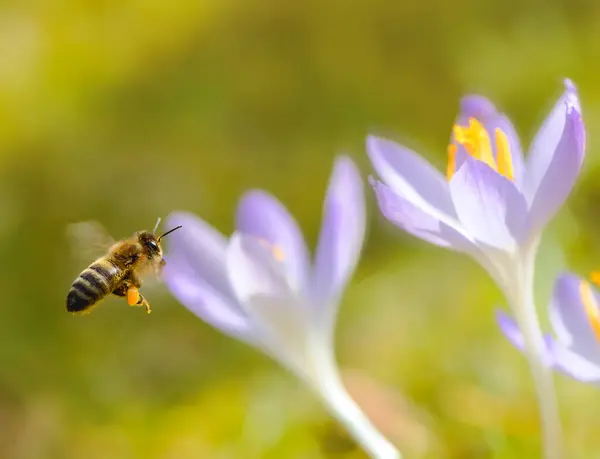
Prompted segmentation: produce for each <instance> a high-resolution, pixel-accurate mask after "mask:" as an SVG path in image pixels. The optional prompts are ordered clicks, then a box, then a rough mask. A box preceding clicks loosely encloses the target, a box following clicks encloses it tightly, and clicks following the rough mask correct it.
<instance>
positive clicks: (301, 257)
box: [236, 190, 309, 291]
mask: <svg viewBox="0 0 600 459" xmlns="http://www.w3.org/2000/svg"><path fill="white" fill-rule="evenodd" d="M236 226H237V230H238V231H239V232H241V233H245V234H249V235H252V236H255V237H257V238H259V239H260V240H261V241H263V243H264V244H268V245H270V246H271V247H272V249H273V251H274V253H275V254H276V256H277V257H279V258H280V261H281V266H282V267H283V268H284V269H285V271H286V273H287V275H288V278H289V281H290V284H291V285H292V286H293V287H294V289H295V290H297V291H300V290H302V289H303V288H304V287H305V285H306V282H307V276H308V271H309V256H308V250H307V248H306V244H305V242H304V239H303V237H302V233H301V231H300V228H299V227H298V224H297V223H296V221H295V220H294V218H293V217H292V216H291V215H290V213H289V212H288V211H287V209H286V208H285V207H284V206H283V205H282V204H281V203H280V202H279V201H278V200H277V199H276V198H275V197H273V196H271V195H270V194H268V193H266V192H264V191H260V190H252V191H249V192H247V193H245V194H244V196H243V197H242V199H241V200H240V204H239V206H238V210H237V214H236Z"/></svg>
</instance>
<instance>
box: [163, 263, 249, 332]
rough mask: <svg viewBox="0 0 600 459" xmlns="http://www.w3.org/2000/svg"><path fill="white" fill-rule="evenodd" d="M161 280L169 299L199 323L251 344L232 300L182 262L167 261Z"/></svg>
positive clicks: (244, 320) (242, 316)
mask: <svg viewBox="0 0 600 459" xmlns="http://www.w3.org/2000/svg"><path fill="white" fill-rule="evenodd" d="M168 260H169V261H168V263H167V264H166V266H165V268H164V270H163V279H164V282H165V285H166V286H167V288H168V289H169V290H170V291H171V293H172V294H173V296H175V298H177V300H178V301H179V302H180V303H181V304H183V305H184V306H185V307H186V308H187V309H189V310H190V311H191V312H193V313H194V314H196V315H197V316H198V317H200V318H201V319H202V320H204V321H205V322H207V323H208V324H210V325H212V326H213V327H215V328H218V329H220V330H221V331H222V332H224V333H225V334H227V335H230V336H232V337H234V338H237V339H240V340H242V341H245V342H246V343H249V344H253V343H255V340H254V336H253V328H252V326H251V324H250V321H249V319H248V316H247V315H246V314H245V313H244V312H243V311H242V310H241V309H240V307H239V305H238V304H237V302H236V300H235V299H234V298H231V297H226V296H224V295H223V294H222V293H220V292H219V291H218V290H217V289H215V288H214V287H213V286H211V285H210V284H208V283H207V282H206V281H205V280H204V279H203V278H202V277H201V276H199V275H198V273H197V272H195V271H194V269H193V268H191V267H190V266H189V265H187V263H186V262H185V261H184V260H178V259H177V257H169V259H168Z"/></svg>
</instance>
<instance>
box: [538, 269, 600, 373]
mask: <svg viewBox="0 0 600 459" xmlns="http://www.w3.org/2000/svg"><path fill="white" fill-rule="evenodd" d="M586 292H587V293H589V295H590V297H589V301H590V304H589V305H588V306H589V307H591V308H594V307H595V308H596V309H598V307H599V306H600V296H599V295H598V292H597V291H596V289H595V288H594V287H592V286H591V284H590V283H589V282H588V281H586V280H584V279H581V278H579V277H577V276H575V275H572V274H563V275H560V276H558V278H557V280H556V282H555V284H554V292H553V295H552V301H551V303H550V320H551V324H552V327H553V328H554V331H555V333H556V335H557V336H558V338H559V339H560V341H561V343H562V344H563V345H565V346H566V347H568V348H570V349H571V350H572V351H573V352H575V353H577V354H579V355H581V356H582V357H584V358H586V359H587V360H590V361H593V362H595V363H596V364H600V342H599V341H598V337H597V336H596V334H595V332H594V329H593V328H592V325H591V324H590V319H589V318H588V315H587V313H586V307H585V305H584V298H583V296H582V294H585V293H586ZM598 312H599V313H600V311H598Z"/></svg>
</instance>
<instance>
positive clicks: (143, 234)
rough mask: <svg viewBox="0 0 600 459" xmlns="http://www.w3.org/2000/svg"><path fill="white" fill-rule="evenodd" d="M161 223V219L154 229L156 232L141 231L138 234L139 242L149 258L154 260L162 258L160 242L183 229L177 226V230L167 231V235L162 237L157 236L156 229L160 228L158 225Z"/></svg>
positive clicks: (164, 234)
mask: <svg viewBox="0 0 600 459" xmlns="http://www.w3.org/2000/svg"><path fill="white" fill-rule="evenodd" d="M159 223H160V219H159V220H158V223H157V224H156V227H155V228H154V231H152V232H150V231H140V232H139V233H137V237H138V242H139V243H140V244H141V245H142V247H143V248H144V251H145V252H146V253H147V255H148V258H150V259H152V258H155V257H159V258H162V248H161V246H160V241H161V239H162V238H163V237H165V236H166V235H167V234H170V233H172V232H173V231H175V230H178V229H179V228H181V226H176V227H175V228H173V229H171V230H169V231H167V232H166V233H163V234H161V235H160V236H157V235H156V229H157V228H158V224H159Z"/></svg>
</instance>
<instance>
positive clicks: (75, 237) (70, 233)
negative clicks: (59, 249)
mask: <svg viewBox="0 0 600 459" xmlns="http://www.w3.org/2000/svg"><path fill="white" fill-rule="evenodd" d="M67 238H68V239H69V243H70V246H71V252H72V255H73V258H74V259H75V260H77V261H78V262H79V263H80V264H86V263H87V264H89V263H91V262H92V261H94V260H96V259H98V258H100V257H101V256H103V255H106V253H107V252H108V249H109V248H110V247H111V246H112V245H113V244H114V243H115V240H114V239H113V238H112V237H110V235H109V234H108V233H107V231H106V229H105V228H104V227H103V226H102V225H101V224H100V223H98V222H97V221H84V222H77V223H71V224H69V225H67Z"/></svg>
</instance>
